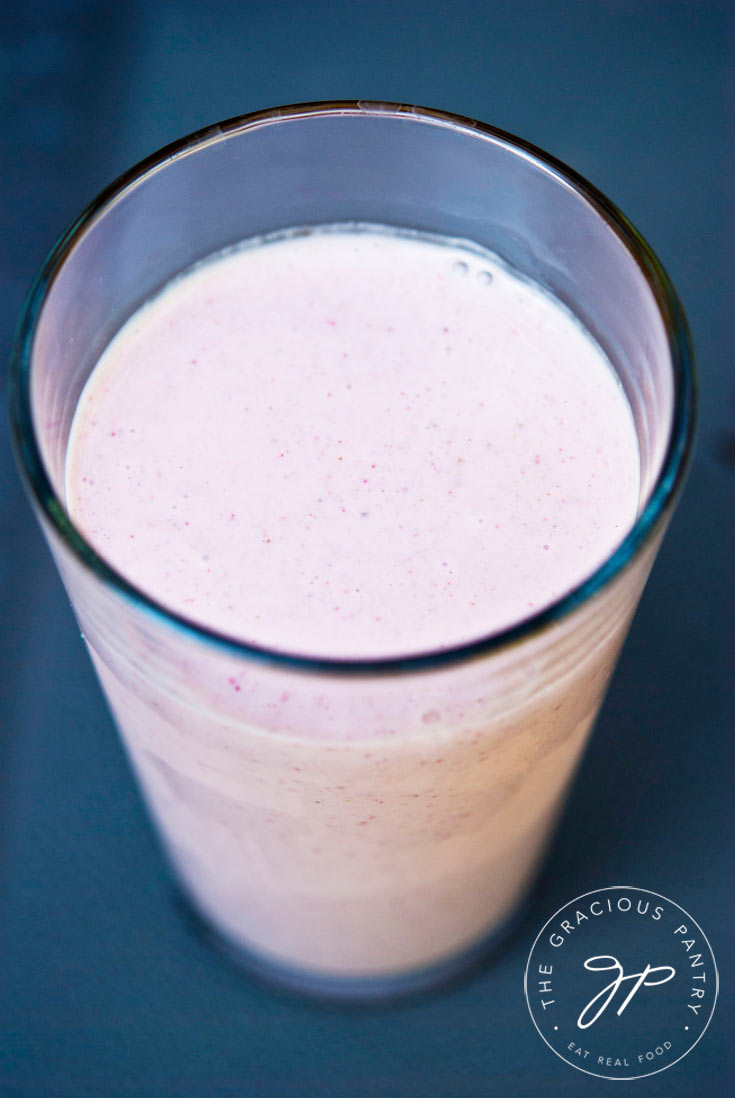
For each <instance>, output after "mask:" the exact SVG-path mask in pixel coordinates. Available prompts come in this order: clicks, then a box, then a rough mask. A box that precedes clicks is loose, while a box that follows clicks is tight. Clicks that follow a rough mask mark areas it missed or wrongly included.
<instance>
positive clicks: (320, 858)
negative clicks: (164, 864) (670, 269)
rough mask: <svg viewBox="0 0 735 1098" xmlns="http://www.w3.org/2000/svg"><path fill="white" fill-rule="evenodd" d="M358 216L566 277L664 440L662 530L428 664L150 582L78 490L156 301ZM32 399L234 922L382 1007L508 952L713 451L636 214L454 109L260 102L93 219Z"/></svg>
mask: <svg viewBox="0 0 735 1098" xmlns="http://www.w3.org/2000/svg"><path fill="white" fill-rule="evenodd" d="M354 222H359V223H371V224H377V225H382V226H389V227H391V226H393V227H397V228H400V229H410V230H417V231H419V232H422V233H430V234H434V235H436V234H438V235H440V236H442V237H449V238H460V239H466V240H469V241H472V242H474V243H475V244H478V245H481V246H482V247H485V248H488V249H490V250H491V251H492V252H494V253H497V255H498V256H500V257H501V259H502V261H503V262H504V263H506V264H508V265H509V266H510V267H511V268H512V269H514V270H515V271H517V272H519V273H520V274H521V275H522V276H524V277H526V278H529V279H532V280H533V281H534V282H536V283H538V284H539V285H540V286H541V287H543V288H544V289H545V290H547V291H548V292H550V293H551V294H553V295H554V296H555V297H556V298H557V299H559V300H560V301H561V302H562V303H563V304H564V305H565V306H567V307H568V308H569V309H571V311H572V312H573V313H574V314H575V315H576V316H577V317H578V318H579V320H580V321H581V323H582V324H583V325H584V326H585V327H586V328H587V329H588V330H589V332H590V333H591V334H592V336H593V337H594V338H595V339H596V340H597V342H598V343H599V345H600V346H601V347H602V349H603V350H604V351H605V353H606V354H607V356H608V358H609V360H610V362H611V363H612V366H613V368H614V369H615V370H616V371H617V373H618V375H619V378H620V381H621V383H622V386H623V388H624V391H625V394H626V396H627V399H628V401H629V403H630V407H631V410H632V414H633V418H634V421H635V429H636V432H637V437H638V445H639V451H640V474H641V475H640V482H641V490H640V503H639V509H638V514H637V518H636V521H635V524H634V526H633V528H632V529H631V530H630V532H629V533H628V535H627V536H626V537H625V539H624V541H623V542H622V544H620V545H619V547H618V548H617V549H616V550H615V551H614V552H613V553H612V554H611V555H610V557H609V559H607V560H606V561H605V562H604V563H603V564H602V565H601V566H600V567H599V568H597V569H596V570H595V571H594V573H593V574H592V575H590V576H589V577H588V578H586V579H585V580H584V581H583V582H581V583H580V584H579V585H578V586H577V587H576V588H575V589H574V590H572V591H571V592H569V593H568V594H567V595H565V596H564V597H563V598H561V599H559V600H558V601H557V602H555V603H554V604H553V605H552V606H550V607H548V608H547V609H545V610H543V611H541V612H540V613H534V614H533V615H532V616H530V617H528V618H526V619H525V620H522V621H519V622H517V623H516V624H514V625H513V626H512V627H510V628H508V629H506V630H504V631H502V632H499V633H496V634H494V635H491V636H486V637H482V638H479V639H478V640H477V641H476V642H474V643H469V644H464V645H460V646H457V647H451V648H447V649H442V650H439V651H428V652H422V653H418V654H414V655H410V656H406V658H390V659H387V658H386V659H371V660H353V659H312V658H309V656H308V655H304V654H302V653H286V652H279V651H273V650H268V649H265V648H259V647H257V646H255V645H253V644H246V643H244V642H243V641H242V640H240V639H238V638H237V637H230V636H222V635H218V634H216V633H215V632H213V631H212V630H210V629H207V628H206V627H204V626H202V625H199V624H197V623H195V622H192V621H189V620H187V619H185V618H184V617H182V616H181V615H180V614H177V613H174V612H172V611H170V610H169V609H167V608H166V606H164V605H162V604H161V603H159V602H158V601H157V600H156V598H155V597H154V596H151V595H148V594H145V593H143V592H142V591H139V590H137V589H136V588H135V587H134V586H133V585H132V584H131V583H130V582H128V580H127V579H126V578H125V576H124V575H121V574H119V573H118V572H117V571H116V570H115V568H114V567H113V566H112V565H111V564H110V563H109V562H108V561H106V560H105V559H104V558H103V557H102V556H101V555H100V554H99V553H98V552H96V551H95V550H94V549H93V548H92V547H91V546H90V545H89V543H88V542H87V541H86V540H85V538H84V536H83V535H82V533H81V532H80V531H79V530H78V529H77V528H76V526H75V524H74V522H73V521H72V519H71V518H70V516H69V513H68V510H67V506H66V496H65V483H64V465H65V456H66V451H67V444H68V440H69V432H70V427H71V422H72V417H73V415H74V411H75V408H76V405H77V401H78V399H79V396H80V393H81V391H82V389H83V387H84V384H85V382H86V380H87V378H88V376H89V374H90V371H91V370H92V369H93V368H94V366H95V363H96V362H97V360H98V359H99V357H100V355H101V353H102V351H103V350H104V349H105V347H106V345H107V344H108V343H109V341H110V340H111V339H112V337H113V336H114V335H115V333H116V332H117V331H118V330H119V329H120V327H121V326H122V325H123V324H124V323H125V321H126V320H127V319H128V318H129V317H130V316H131V314H132V313H134V312H135V311H136V310H137V309H138V308H139V307H140V306H141V305H142V304H143V303H144V302H146V301H148V300H149V299H151V298H152V297H154V296H155V295H156V294H157V293H158V292H159V291H160V290H161V289H162V288H163V287H164V286H166V284H167V283H168V282H169V281H170V280H171V279H172V278H173V277H175V276H176V275H178V274H179V273H180V272H181V271H183V270H185V269H186V268H189V267H191V266H192V265H193V264H195V263H197V262H199V261H200V260H202V259H203V258H205V257H207V256H209V255H211V254H212V253H216V252H218V251H219V250H221V249H223V248H226V247H228V246H231V245H234V244H236V243H238V242H240V241H242V240H245V239H247V238H253V237H259V236H263V235H266V234H272V233H274V232H278V231H281V230H285V229H288V228H292V227H294V226H317V225H324V224H337V223H354ZM11 404H12V419H13V427H14V435H15V444H16V448H17V455H18V461H19V466H20V469H21V472H22V475H23V478H24V480H25V484H26V487H27V489H28V492H29V495H30V498H31V501H32V503H33V506H34V508H35V511H36V514H37V515H38V518H39V521H40V524H41V526H42V528H43V532H44V534H45V536H46V538H47V540H48V543H49V546H50V548H51V552H52V553H53V556H54V558H55V560H56V563H57V565H58V568H59V571H60V573H61V576H62V579H63V581H64V584H65V585H66V589H67V591H68V593H69V596H70V598H71V602H72V605H73V608H74V611H75V614H76V616H77V619H78V621H79V625H80V628H81V630H82V635H83V637H84V641H85V643H86V645H87V648H88V650H89V653H90V656H91V658H92V661H93V663H94V666H95V668H96V671H97V674H98V676H99V680H100V682H101V684H102V687H103V689H104V692H105V694H106V696H107V699H108V701H109V705H110V708H111V710H112V713H113V715H114V717H115V720H116V723H117V725H118V728H119V731H120V735H121V737H122V741H123V743H124V745H125V749H126V752H127V755H128V757H129V759H130V763H131V765H132V769H133V771H134V772H135V774H136V775H137V778H138V780H139V782H140V785H141V788H142V790H143V793H144V796H145V800H146V802H147V804H148V807H149V809H150V813H151V815H152V818H153V820H154V822H155V825H156V829H157V832H158V834H159V836H160V839H161V842H162V845H163V847H164V848H165V851H166V854H167V856H168V859H169V862H170V865H171V866H172V868H173V873H174V876H175V879H176V880H177V882H178V883H179V885H180V888H181V890H182V892H183V894H184V895H185V896H186V897H187V902H188V904H189V905H190V906H191V909H192V910H193V911H195V912H196V913H197V917H198V920H199V925H200V926H201V927H202V928H203V929H205V930H206V932H207V933H208V935H209V936H210V937H212V938H213V939H214V940H216V941H217V942H219V944H221V945H223V946H225V947H226V948H227V949H228V950H229V951H230V952H231V953H232V954H234V955H235V956H236V957H237V958H238V959H240V960H241V961H242V962H243V963H244V964H245V965H247V966H250V967H251V968H254V969H255V970H257V971H262V972H265V973H266V974H267V975H269V976H270V977H271V978H272V979H274V980H279V981H281V982H283V983H286V984H289V985H291V986H294V987H297V988H300V989H304V990H307V991H311V992H315V993H324V994H329V995H336V996H354V997H358V998H361V997H362V998H364V997H369V996H375V995H378V996H379V995H387V994H392V993H396V992H402V991H407V990H413V989H416V988H419V987H422V986H426V985H429V984H434V983H437V982H438V981H441V980H443V979H446V978H448V977H450V976H453V975H454V974H456V973H457V972H459V971H461V970H462V969H463V968H465V967H466V966H467V965H469V964H470V963H471V962H472V961H473V960H474V959H475V958H476V957H477V956H478V955H479V954H480V953H481V952H483V951H485V950H487V949H488V948H489V946H490V944H492V943H497V942H498V941H499V940H500V939H501V937H502V936H503V934H505V933H506V932H507V930H508V927H509V926H510V925H511V923H512V921H513V918H514V916H516V914H517V912H518V910H519V906H520V904H521V901H522V900H523V898H524V896H525V895H526V893H527V891H528V889H529V886H530V884H531V882H532V881H533V878H534V874H535V872H536V870H537V867H538V865H539V862H540V859H541V858H542V855H543V853H544V850H545V849H546V847H547V844H548V842H549V839H550V837H551V835H552V833H553V828H554V824H555V821H556V820H557V818H558V816H559V812H560V809H561V807H562V806H563V803H564V796H565V792H566V790H567V787H568V785H569V783H570V780H571V778H572V776H573V774H574V771H575V767H576V765H577V763H578V760H579V758H580V754H581V752H582V750H583V748H584V745H585V743H586V741H587V738H588V736H589V733H590V729H591V727H592V724H593V722H594V720H595V717H596V714H597V712H598V710H599V707H600V704H601V701H602V699H603V696H604V694H605V690H606V688H607V685H608V682H609V680H610V676H611V674H612V671H613V667H614V664H615V661H616V658H617V655H618V652H619V650H620V646H621V644H622V642H623V639H624V637H625V634H626V631H627V629H628V625H629V623H630V620H631V617H632V615H633V613H634V611H635V608H636V604H637V602H638V599H639V596H640V594H641V591H642V589H643V586H644V583H645V580H646V577H647V574H648V571H649V569H650V567H651V565H652V562H653V559H654V557H655V554H656V551H657V549H658V546H659V544H660V541H661V538H662V536H663V533H664V530H665V527H666V525H667V522H668V520H669V518H670V516H671V513H672V509H673V507H674V505H675V501H676V499H677V497H678V493H679V490H680V488H681V484H682V480H683V476H684V472H685V466H686V463H687V457H688V454H689V452H690V449H691V438H692V424H693V381H692V363H691V351H690V346H689V340H688V336H687V330H686V323H685V320H684V316H683V313H682V310H681V308H680V306H679V303H678V301H677V298H676V296H675V294H674V291H673V290H672V287H671V285H670V283H669V281H668V279H667V277H666V275H665V274H664V272H663V270H662V269H661V267H660V265H659V264H658V262H657V261H656V259H655V258H654V256H653V255H652V253H651V251H650V250H649V248H648V247H647V245H646V244H645V242H644V241H643V240H642V239H641V237H640V236H639V235H638V234H637V233H636V231H635V230H634V229H633V228H632V227H631V225H630V224H629V223H628V222H627V221H626V219H625V218H624V217H623V216H622V214H620V213H619V212H618V211H617V210H616V209H615V207H614V206H613V205H612V204H611V203H610V202H609V201H607V199H605V198H604V197H603V196H602V195H601V194H600V193H599V192H598V191H596V190H595V189H594V188H593V187H592V186H590V185H589V184H588V183H586V182H585V181H584V180H583V179H581V178H580V177H579V176H578V175H577V174H576V173H575V172H573V171H571V170H570V169H568V168H566V167H564V166H563V165H562V164H560V163H559V162H558V161H556V160H555V159H553V158H552V157H550V156H548V155H546V154H545V153H543V152H541V151H539V150H538V149H536V148H533V147H532V146H530V145H528V144H527V143H525V142H524V141H521V140H519V139H518V138H515V137H512V136H510V135H508V134H505V133H502V132H500V131H498V130H496V129H493V128H492V127H490V126H487V125H483V124H481V123H479V122H475V121H472V120H470V119H467V118H459V117H456V116H454V115H451V114H447V113H444V112H441V111H434V110H428V109H421V108H415V107H408V106H404V105H398V104H384V103H365V102H339V103H324V104H307V105H300V106H294V107H286V108H279V109H276V110H269V111H262V112H259V113H256V114H251V115H247V116H245V117H242V118H236V119H233V120H230V121H228V122H224V123H222V124H220V125H217V126H213V127H211V128H209V129H207V130H203V131H201V132H199V133H197V134H195V135H193V136H191V137H188V138H186V139H184V140H183V141H180V142H178V143H176V144H174V145H172V146H169V147H168V148H166V149H164V150H163V151H162V152H160V153H158V154H156V155H154V156H152V157H150V158H149V159H148V160H146V161H144V162H143V163H142V164H140V165H139V166H137V167H135V168H133V169H132V170H131V171H130V172H128V173H127V174H126V175H124V176H123V177H122V178H121V179H120V180H118V181H117V182H116V183H115V184H113V185H112V186H111V187H110V188H109V189H107V190H106V191H105V192H104V193H103V194H102V195H101V196H100V197H99V198H98V199H97V200H96V201H95V202H94V203H92V205H91V206H90V207H89V208H88V209H87V210H86V211H85V212H84V213H83V214H82V215H81V217H80V218H79V219H78V220H77V221H76V222H75V223H74V224H73V225H72V226H71V228H70V229H69V231H68V232H67V233H65V235H64V236H63V237H62V239H61V240H60V241H59V243H58V244H57V245H56V247H55V249H54V250H53V252H52V253H51V255H50V257H49V259H48V260H47V262H46V264H45V266H44V268H43V270H42V271H41V273H40V275H39V277H38V279H37V281H36V283H35V285H34V287H33V289H32V291H31V294H30V297H29V300H28V303H27V307H26V311H25V314H24V316H23V319H22V322H21V327H20V331H19V337H18V342H17V347H16V352H15V356H14V361H13V368H12V400H11ZM162 429H164V428H163V427H162ZM101 734H104V731H103V730H101Z"/></svg>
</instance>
